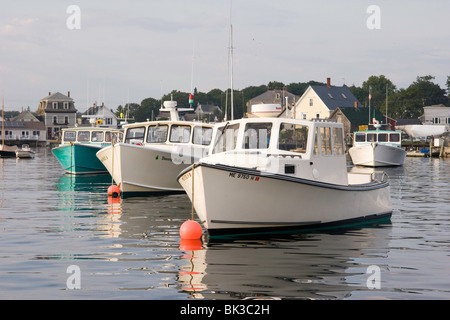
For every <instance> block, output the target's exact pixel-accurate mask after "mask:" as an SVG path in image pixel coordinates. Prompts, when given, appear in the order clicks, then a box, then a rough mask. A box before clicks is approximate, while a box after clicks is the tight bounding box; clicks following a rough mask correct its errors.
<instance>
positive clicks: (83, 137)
mask: <svg viewBox="0 0 450 320" xmlns="http://www.w3.org/2000/svg"><path fill="white" fill-rule="evenodd" d="M89 138H90V132H89V131H78V138H77V140H78V142H88V141H89Z"/></svg>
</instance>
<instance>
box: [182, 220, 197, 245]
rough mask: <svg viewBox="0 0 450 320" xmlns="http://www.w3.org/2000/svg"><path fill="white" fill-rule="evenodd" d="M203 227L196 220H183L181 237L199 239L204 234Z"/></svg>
mask: <svg viewBox="0 0 450 320" xmlns="http://www.w3.org/2000/svg"><path fill="white" fill-rule="evenodd" d="M202 232H203V231H202V227H201V226H200V224H199V223H198V222H196V221H194V220H187V221H185V222H183V224H182V225H181V227H180V236H181V239H185V240H197V239H200V238H201V236H202Z"/></svg>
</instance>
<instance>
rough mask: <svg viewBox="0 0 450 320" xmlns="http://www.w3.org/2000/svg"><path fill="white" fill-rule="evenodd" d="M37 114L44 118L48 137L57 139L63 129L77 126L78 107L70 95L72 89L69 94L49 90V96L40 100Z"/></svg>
mask: <svg viewBox="0 0 450 320" xmlns="http://www.w3.org/2000/svg"><path fill="white" fill-rule="evenodd" d="M37 114H38V115H39V116H41V117H42V118H43V119H44V124H45V126H46V128H47V139H48V140H56V139H57V137H58V133H59V132H60V131H61V129H63V128H68V127H73V126H75V123H76V117H77V109H75V104H74V101H73V99H72V98H71V97H70V91H69V92H68V93H67V96H66V95H63V94H62V93H59V92H55V93H53V94H52V93H51V92H49V93H48V96H46V97H45V98H42V99H41V100H40V102H39V106H38V110H37Z"/></svg>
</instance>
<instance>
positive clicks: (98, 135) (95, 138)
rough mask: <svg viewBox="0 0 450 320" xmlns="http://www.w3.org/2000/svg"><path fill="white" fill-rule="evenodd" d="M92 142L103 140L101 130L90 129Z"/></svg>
mask: <svg viewBox="0 0 450 320" xmlns="http://www.w3.org/2000/svg"><path fill="white" fill-rule="evenodd" d="M91 141H92V142H103V131H92V138H91Z"/></svg>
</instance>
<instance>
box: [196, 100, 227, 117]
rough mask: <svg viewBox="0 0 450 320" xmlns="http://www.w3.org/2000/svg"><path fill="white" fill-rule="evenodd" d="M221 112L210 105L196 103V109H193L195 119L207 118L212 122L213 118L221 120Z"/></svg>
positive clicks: (216, 107)
mask: <svg viewBox="0 0 450 320" xmlns="http://www.w3.org/2000/svg"><path fill="white" fill-rule="evenodd" d="M222 113H223V112H222V110H221V109H220V108H219V107H218V106H215V105H212V104H201V103H197V108H195V115H196V117H197V118H203V117H207V118H208V119H211V120H213V119H214V118H215V117H218V118H222Z"/></svg>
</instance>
